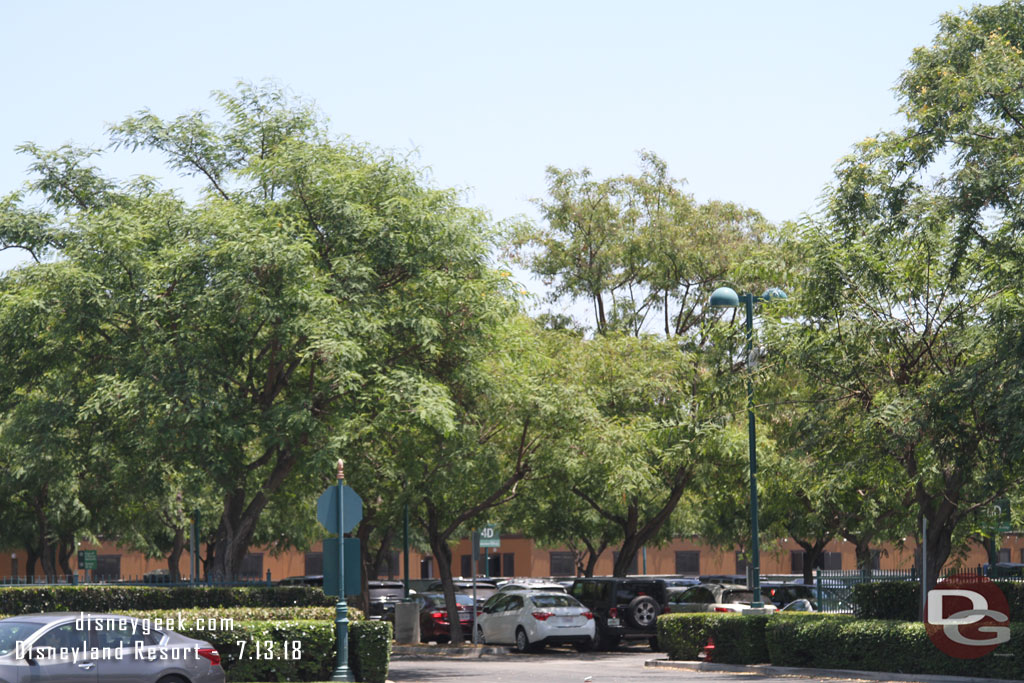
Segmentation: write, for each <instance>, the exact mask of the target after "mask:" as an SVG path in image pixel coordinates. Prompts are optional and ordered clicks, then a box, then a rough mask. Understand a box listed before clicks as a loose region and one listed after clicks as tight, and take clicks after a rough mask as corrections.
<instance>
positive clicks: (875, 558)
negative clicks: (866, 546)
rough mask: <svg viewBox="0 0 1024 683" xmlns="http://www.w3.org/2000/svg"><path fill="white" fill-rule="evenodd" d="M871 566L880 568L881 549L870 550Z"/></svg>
mask: <svg viewBox="0 0 1024 683" xmlns="http://www.w3.org/2000/svg"><path fill="white" fill-rule="evenodd" d="M871 568H872V569H881V568H882V551H881V550H877V549H876V550H872V551H871Z"/></svg>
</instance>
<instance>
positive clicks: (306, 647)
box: [178, 621, 391, 683]
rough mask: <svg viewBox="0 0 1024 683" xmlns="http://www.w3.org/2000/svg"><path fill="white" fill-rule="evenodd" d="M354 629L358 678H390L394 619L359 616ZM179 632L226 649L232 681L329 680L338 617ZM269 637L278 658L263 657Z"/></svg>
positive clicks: (224, 661)
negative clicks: (366, 619) (333, 619)
mask: <svg viewBox="0 0 1024 683" xmlns="http://www.w3.org/2000/svg"><path fill="white" fill-rule="evenodd" d="M348 628H349V637H348V642H349V649H348V652H349V657H348V661H349V667H351V668H352V671H353V673H354V674H355V676H356V680H357V681H365V682H366V683H384V681H385V680H386V679H387V673H388V665H389V663H390V657H391V624H390V623H387V622H381V621H357V622H352V623H350V624H349V627H348ZM178 632H179V633H181V634H182V635H186V636H188V637H190V638H199V639H201V640H205V641H207V642H209V643H212V644H213V646H214V647H215V648H217V651H218V652H220V655H221V665H222V666H223V667H224V671H225V673H226V674H227V680H228V682H229V683H231V682H233V681H325V680H328V679H329V678H330V676H331V672H332V671H333V670H334V665H335V658H336V657H337V651H336V650H335V648H334V644H335V639H334V622H333V621H246V622H235V624H234V628H233V629H232V630H230V631H210V630H200V629H195V628H185V629H179V630H178ZM239 641H243V642H244V643H245V644H244V646H243V645H240V643H239ZM268 641H269V642H270V643H271V644H272V647H271V649H270V653H271V657H272V658H271V659H263V658H262V657H264V656H266V654H267V649H266V648H265V647H263V646H262V644H263V643H266V642H268ZM257 642H259V643H261V652H260V656H261V658H260V659H257V658H256V643H257ZM295 643H298V646H297V648H298V649H296V646H295ZM239 654H241V658H240V657H239Z"/></svg>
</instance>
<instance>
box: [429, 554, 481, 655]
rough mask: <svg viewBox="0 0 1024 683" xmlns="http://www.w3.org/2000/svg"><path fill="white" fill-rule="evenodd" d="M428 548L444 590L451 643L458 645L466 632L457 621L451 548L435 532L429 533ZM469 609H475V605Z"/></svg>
mask: <svg viewBox="0 0 1024 683" xmlns="http://www.w3.org/2000/svg"><path fill="white" fill-rule="evenodd" d="M429 540H430V550H431V552H433V553H434V560H435V562H437V573H438V575H439V576H440V577H441V587H442V590H443V592H444V601H445V606H446V608H447V612H448V634H449V637H450V640H451V643H452V645H459V644H461V643H462V641H463V640H465V636H466V634H464V633H463V632H462V622H461V621H459V608H458V603H457V602H456V600H455V584H454V583H453V582H452V556H451V549H449V548H448V543H446V542H445V539H443V538H441V537H440V536H439V535H437V534H430V536H429ZM471 609H473V610H475V609H476V606H473V607H472V608H471Z"/></svg>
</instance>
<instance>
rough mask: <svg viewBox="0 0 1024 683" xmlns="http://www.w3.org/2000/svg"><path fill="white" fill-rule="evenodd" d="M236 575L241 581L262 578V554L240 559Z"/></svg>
mask: <svg viewBox="0 0 1024 683" xmlns="http://www.w3.org/2000/svg"><path fill="white" fill-rule="evenodd" d="M321 573H323V572H321ZM238 575H239V576H241V577H242V578H243V579H259V578H262V577H263V553H246V554H245V557H244V558H242V567H241V568H240V569H239V570H238Z"/></svg>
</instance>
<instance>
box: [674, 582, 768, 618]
mask: <svg viewBox="0 0 1024 683" xmlns="http://www.w3.org/2000/svg"><path fill="white" fill-rule="evenodd" d="M753 601H754V593H753V591H751V590H750V589H749V588H747V587H746V586H744V585H741V584H738V583H702V584H699V585H696V586H690V587H689V588H671V589H669V594H668V601H667V603H666V605H667V608H668V611H669V612H742V611H743V610H745V609H749V608H750V604H751V603H752V602H753ZM764 607H765V609H767V610H769V611H771V612H774V611H776V610H777V609H778V607H776V606H775V604H774V603H772V602H769V601H766V602H765V604H764Z"/></svg>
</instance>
